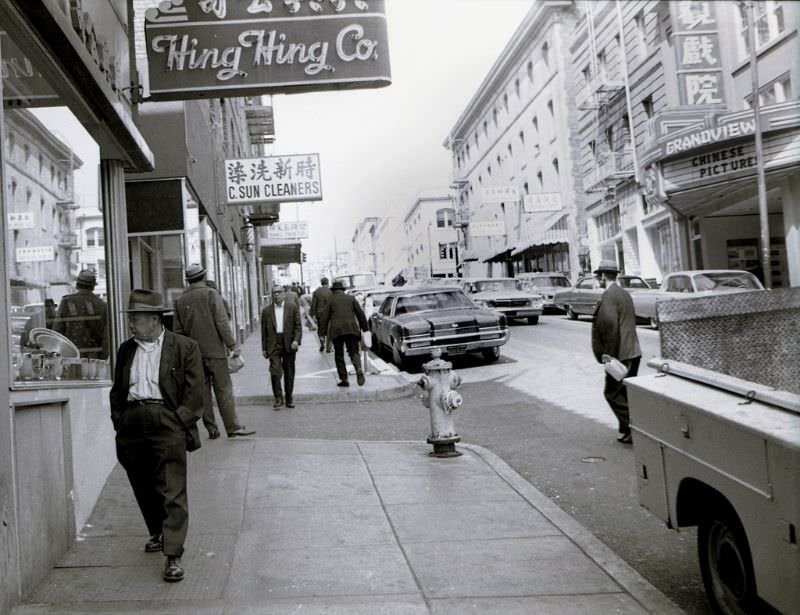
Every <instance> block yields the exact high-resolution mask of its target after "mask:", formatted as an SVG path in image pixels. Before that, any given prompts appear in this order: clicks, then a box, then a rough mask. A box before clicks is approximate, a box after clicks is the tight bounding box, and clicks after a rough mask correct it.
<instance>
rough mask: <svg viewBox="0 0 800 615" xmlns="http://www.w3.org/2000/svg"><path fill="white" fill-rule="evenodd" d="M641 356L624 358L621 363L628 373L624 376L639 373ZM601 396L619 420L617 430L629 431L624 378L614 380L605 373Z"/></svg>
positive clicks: (624, 432)
mask: <svg viewBox="0 0 800 615" xmlns="http://www.w3.org/2000/svg"><path fill="white" fill-rule="evenodd" d="M641 360H642V358H641V357H634V358H633V359H625V360H624V361H622V363H623V364H624V365H625V366H626V367H627V368H628V375H627V376H625V378H632V377H633V376H636V375H637V374H638V373H639V362H640V361H641ZM603 397H605V398H606V401H607V402H608V405H609V406H611V411H612V412H613V413H614V415H615V416H616V417H617V421H619V432H620V433H622V434H626V433H630V431H631V424H630V416H631V415H630V411H629V410H628V389H627V387H626V386H625V380H624V379H623V380H614V379H613V378H612V377H611V376H609V375H608V374H606V385H605V388H604V389H603Z"/></svg>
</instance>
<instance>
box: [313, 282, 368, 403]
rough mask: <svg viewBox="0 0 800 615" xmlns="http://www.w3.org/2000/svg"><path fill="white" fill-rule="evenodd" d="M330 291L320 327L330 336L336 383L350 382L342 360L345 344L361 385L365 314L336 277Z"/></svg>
mask: <svg viewBox="0 0 800 615" xmlns="http://www.w3.org/2000/svg"><path fill="white" fill-rule="evenodd" d="M331 291H333V294H332V295H331V297H330V299H329V300H328V303H327V304H326V305H325V306H324V307H323V309H322V312H321V318H320V330H322V331H325V332H326V335H327V336H328V337H329V338H330V339H331V340H333V359H334V363H336V372H337V373H338V375H339V382H338V384H337V386H340V387H349V386H350V382H349V381H348V379H347V366H346V365H345V362H344V349H345V347H347V354H348V355H350V361H352V363H353V367H355V369H356V380H357V381H358V386H363V385H364V382H365V378H364V370H363V368H362V367H361V355H360V354H359V349H360V342H361V332H362V331H366V330H367V317H366V316H365V315H364V310H362V309H361V306H360V305H359V304H358V301H357V300H356V298H355V297H353V296H352V295H348V294H346V293H345V292H344V284H342V283H341V282H339V281H336V282H334V283H333V286H331Z"/></svg>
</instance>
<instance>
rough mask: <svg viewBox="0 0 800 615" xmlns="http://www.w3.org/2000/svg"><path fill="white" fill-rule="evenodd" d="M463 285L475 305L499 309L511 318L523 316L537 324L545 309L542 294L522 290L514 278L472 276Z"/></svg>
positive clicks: (530, 322)
mask: <svg viewBox="0 0 800 615" xmlns="http://www.w3.org/2000/svg"><path fill="white" fill-rule="evenodd" d="M461 287H462V288H463V289H464V292H465V293H467V295H468V296H469V298H470V299H472V301H473V302H475V305H477V306H478V307H483V308H489V309H492V310H497V311H498V312H500V313H501V314H504V315H505V317H506V318H508V319H509V320H511V319H514V318H522V319H526V320H527V321H528V324H529V325H535V324H536V323H537V322H539V316H541V315H542V311H543V310H544V298H543V297H542V295H541V294H540V293H534V292H530V291H526V290H520V285H519V282H518V281H517V280H515V279H514V278H470V279H465V280H464V281H463V283H462V286H461Z"/></svg>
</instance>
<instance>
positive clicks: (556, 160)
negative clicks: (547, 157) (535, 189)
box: [553, 158, 558, 178]
mask: <svg viewBox="0 0 800 615" xmlns="http://www.w3.org/2000/svg"><path fill="white" fill-rule="evenodd" d="M553 170H554V171H555V172H556V178H558V158H553Z"/></svg>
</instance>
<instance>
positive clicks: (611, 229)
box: [595, 207, 621, 241]
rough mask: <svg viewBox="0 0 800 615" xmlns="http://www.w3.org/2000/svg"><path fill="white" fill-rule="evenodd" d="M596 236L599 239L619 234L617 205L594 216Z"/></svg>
mask: <svg viewBox="0 0 800 615" xmlns="http://www.w3.org/2000/svg"><path fill="white" fill-rule="evenodd" d="M595 224H596V226H597V236H598V239H600V241H605V240H607V239H611V238H613V237H616V236H617V235H619V234H620V230H621V227H620V224H619V207H614V208H613V209H610V210H608V211H607V212H606V213H604V214H600V215H599V216H597V218H595Z"/></svg>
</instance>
